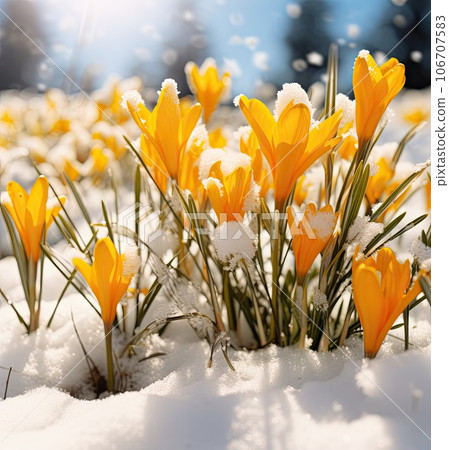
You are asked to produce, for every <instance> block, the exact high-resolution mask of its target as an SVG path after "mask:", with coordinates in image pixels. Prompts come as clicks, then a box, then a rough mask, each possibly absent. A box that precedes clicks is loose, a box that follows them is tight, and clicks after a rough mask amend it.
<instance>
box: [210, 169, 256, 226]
mask: <svg viewBox="0 0 449 450" xmlns="http://www.w3.org/2000/svg"><path fill="white" fill-rule="evenodd" d="M220 165H221V161H218V162H217V163H215V164H214V165H213V166H212V167H211V170H210V173H211V177H210V178H207V179H206V180H203V184H204V187H205V189H206V191H207V195H208V197H209V199H210V202H211V204H212V208H213V209H214V211H215V213H216V214H217V217H218V219H219V222H220V224H221V223H223V222H230V221H236V222H241V221H242V220H243V216H244V214H245V211H244V209H245V208H244V207H245V198H246V197H247V196H248V194H249V193H250V189H251V179H252V170H251V166H246V167H238V168H236V169H234V170H233V171H232V172H231V173H227V174H223V172H222V170H221V167H220Z"/></svg>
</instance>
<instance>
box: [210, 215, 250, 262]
mask: <svg viewBox="0 0 449 450" xmlns="http://www.w3.org/2000/svg"><path fill="white" fill-rule="evenodd" d="M213 243H214V247H215V251H216V254H217V257H218V259H219V260H220V261H221V262H222V263H223V264H224V268H225V269H226V270H234V269H235V267H236V266H237V264H238V263H239V261H240V260H242V259H243V260H251V259H253V258H254V255H255V253H256V241H255V235H254V233H253V232H252V231H251V230H250V228H249V227H248V226H247V225H246V224H244V223H243V222H235V221H230V222H224V223H222V224H221V225H220V226H219V227H217V229H216V230H215V233H214V236H213Z"/></svg>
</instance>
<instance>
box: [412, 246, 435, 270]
mask: <svg viewBox="0 0 449 450" xmlns="http://www.w3.org/2000/svg"><path fill="white" fill-rule="evenodd" d="M410 253H411V254H412V255H413V257H414V258H416V259H417V260H418V264H419V265H420V267H421V268H423V269H424V270H426V269H427V268H428V269H429V270H430V261H431V256H432V252H431V249H430V247H427V245H426V244H424V243H423V242H422V241H420V240H419V239H414V240H413V241H412V243H411V245H410Z"/></svg>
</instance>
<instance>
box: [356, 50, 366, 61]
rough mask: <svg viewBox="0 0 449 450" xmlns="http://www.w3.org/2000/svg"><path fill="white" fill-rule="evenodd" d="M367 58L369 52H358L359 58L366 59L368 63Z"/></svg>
mask: <svg viewBox="0 0 449 450" xmlns="http://www.w3.org/2000/svg"><path fill="white" fill-rule="evenodd" d="M368 56H369V50H360V51H359V55H358V57H359V58H363V59H366V60H367V61H368Z"/></svg>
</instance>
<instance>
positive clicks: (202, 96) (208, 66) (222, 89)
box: [185, 58, 231, 124]
mask: <svg viewBox="0 0 449 450" xmlns="http://www.w3.org/2000/svg"><path fill="white" fill-rule="evenodd" d="M185 72H186V76H187V82H188V84H189V87H190V90H191V91H192V92H193V93H194V94H195V97H196V99H197V100H198V102H199V103H200V104H201V106H202V107H203V117H204V122H205V123H206V124H207V123H208V122H209V119H210V116H211V115H212V113H213V112H214V111H215V109H216V108H217V106H218V104H219V103H220V100H221V99H222V98H223V95H224V94H225V93H226V91H227V90H228V89H229V87H230V84H231V76H230V74H229V73H228V72H225V73H224V74H223V75H222V76H221V77H220V76H219V75H218V69H217V63H216V62H215V60H214V59H213V58H207V59H206V60H205V61H204V63H203V65H202V66H201V67H198V66H197V65H196V64H195V63H193V62H190V63H187V64H186V67H185Z"/></svg>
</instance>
